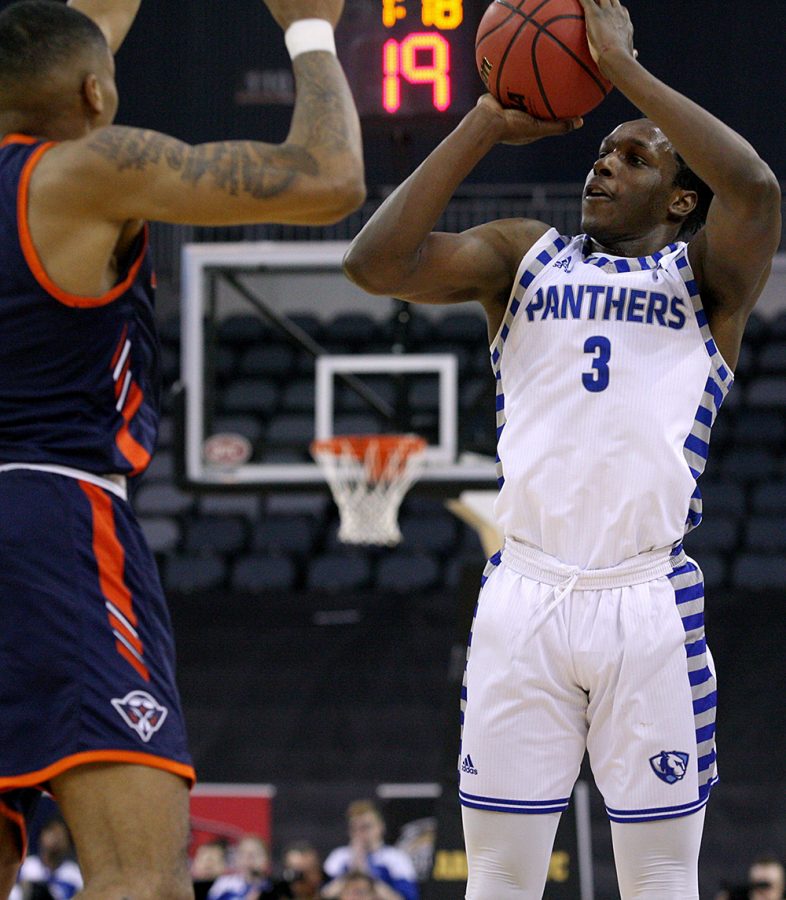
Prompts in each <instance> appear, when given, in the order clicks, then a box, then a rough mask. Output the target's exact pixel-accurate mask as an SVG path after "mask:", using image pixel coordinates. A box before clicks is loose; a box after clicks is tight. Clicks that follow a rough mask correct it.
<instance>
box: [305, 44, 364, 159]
mask: <svg viewBox="0 0 786 900" xmlns="http://www.w3.org/2000/svg"><path fill="white" fill-rule="evenodd" d="M334 62H335V61H334V60H332V59H330V62H329V64H328V66H326V65H325V59H324V56H323V54H320V55H319V56H315V55H314V54H313V53H304V54H303V55H302V56H299V57H297V58H296V59H295V61H294V64H293V67H294V70H295V74H296V76H297V90H298V100H299V107H300V109H299V112H300V115H299V116H298V118H299V119H301V118H302V121H300V122H298V123H297V124H300V125H301V126H305V128H306V129H307V133H308V138H307V139H306V143H307V144H308V145H309V146H313V147H319V148H323V149H325V150H326V151H328V152H329V153H336V152H339V153H343V152H346V151H347V150H348V149H349V147H350V145H351V140H350V135H349V133H348V131H347V115H346V105H347V99H348V98H347V96H346V93H347V88H346V84H345V82H344V79H343V78H341V77H340V76H339V73H340V70H339V69H337V67H336V66H335V65H334ZM293 130H294V129H293Z"/></svg>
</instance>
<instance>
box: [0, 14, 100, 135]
mask: <svg viewBox="0 0 786 900" xmlns="http://www.w3.org/2000/svg"><path fill="white" fill-rule="evenodd" d="M116 112H117V88H116V86H115V64H114V59H113V57H112V53H111V51H110V49H109V46H108V45H107V42H106V39H105V38H104V35H103V33H102V31H101V29H100V28H99V27H98V26H97V25H96V24H95V23H94V22H93V21H92V19H89V18H88V17H87V16H86V15H84V14H83V13H81V12H79V11H78V10H76V9H72V8H71V7H70V6H66V5H65V3H61V2H57V0H20V2H17V3H13V4H11V5H10V6H8V7H6V9H4V10H3V11H2V13H0V130H2V132H3V133H8V132H10V131H20V132H23V133H26V134H32V135H36V136H39V137H48V138H53V139H55V140H64V139H69V138H76V137H81V136H83V135H84V134H86V133H88V132H89V131H91V130H92V129H94V128H99V127H101V126H103V125H108V124H110V123H111V122H112V120H113V119H114V117H115V113H116Z"/></svg>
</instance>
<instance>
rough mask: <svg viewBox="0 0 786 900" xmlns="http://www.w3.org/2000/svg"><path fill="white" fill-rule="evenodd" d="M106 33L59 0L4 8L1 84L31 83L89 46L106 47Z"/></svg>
mask: <svg viewBox="0 0 786 900" xmlns="http://www.w3.org/2000/svg"><path fill="white" fill-rule="evenodd" d="M106 47H107V43H106V39H105V38H104V34H103V32H102V31H101V29H100V28H99V27H98V26H97V25H96V23H95V22H94V21H93V20H92V19H90V18H89V17H88V16H86V15H85V14H84V13H81V12H79V10H76V9H73V8H72V7H70V6H66V4H65V3H60V2H57V0H18V2H16V3H12V4H11V5H10V6H7V7H6V8H5V9H4V10H3V11H2V12H0V86H5V87H13V86H15V85H19V84H23V83H29V82H30V81H31V80H35V79H36V78H38V77H40V76H42V75H44V74H46V73H47V72H49V71H50V70H51V69H52V68H53V67H55V66H62V65H66V64H67V63H68V62H69V61H70V60H72V59H73V58H74V57H75V56H76V55H77V54H78V53H80V52H82V51H83V50H85V49H89V48H95V49H96V50H101V49H104V50H105V49H106Z"/></svg>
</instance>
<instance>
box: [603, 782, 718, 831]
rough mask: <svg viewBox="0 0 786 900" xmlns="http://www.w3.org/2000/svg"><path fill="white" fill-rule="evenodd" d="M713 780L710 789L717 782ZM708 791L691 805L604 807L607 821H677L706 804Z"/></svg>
mask: <svg viewBox="0 0 786 900" xmlns="http://www.w3.org/2000/svg"><path fill="white" fill-rule="evenodd" d="M717 780H718V779H717V778H715V779H714V780H713V781H712V783H711V784H710V787H712V785H713V784H715V783H716V782H717ZM708 799H709V791H707V795H706V796H705V797H704V799H702V800H696V801H695V802H693V803H684V804H683V805H682V806H661V807H658V808H656V809H610V808H609V807H608V806H607V807H606V812H607V813H608V816H609V819H611V821H612V822H653V821H655V820H656V819H678V818H679V817H680V816H689V815H690V814H691V813H695V812H698V811H699V810H700V809H702V808H703V807H704V806H706V804H707V800H708Z"/></svg>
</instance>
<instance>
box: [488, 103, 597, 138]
mask: <svg viewBox="0 0 786 900" xmlns="http://www.w3.org/2000/svg"><path fill="white" fill-rule="evenodd" d="M477 108H478V109H481V110H482V111H483V112H484V114H485V115H487V116H489V123H490V125H491V127H493V128H495V129H497V130H498V132H499V135H498V137H497V142H498V143H500V144H532V143H534V142H535V141H539V140H540V139H541V138H544V137H553V136H555V135H558V134H567V133H568V132H569V131H575V130H576V129H577V128H581V126H582V125H583V124H584V120H583V119H581V118H575V119H557V120H556V121H549V120H546V119H536V118H534V116H531V115H529V113H525V112H522V110H519V109H507V108H506V107H504V106H502V105H501V104H500V102H499V101H498V100H497V99H496V98H495V97H493V96H492V95H491V94H484V95H483V96H482V97H481V98H480V100H478V103H477Z"/></svg>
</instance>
